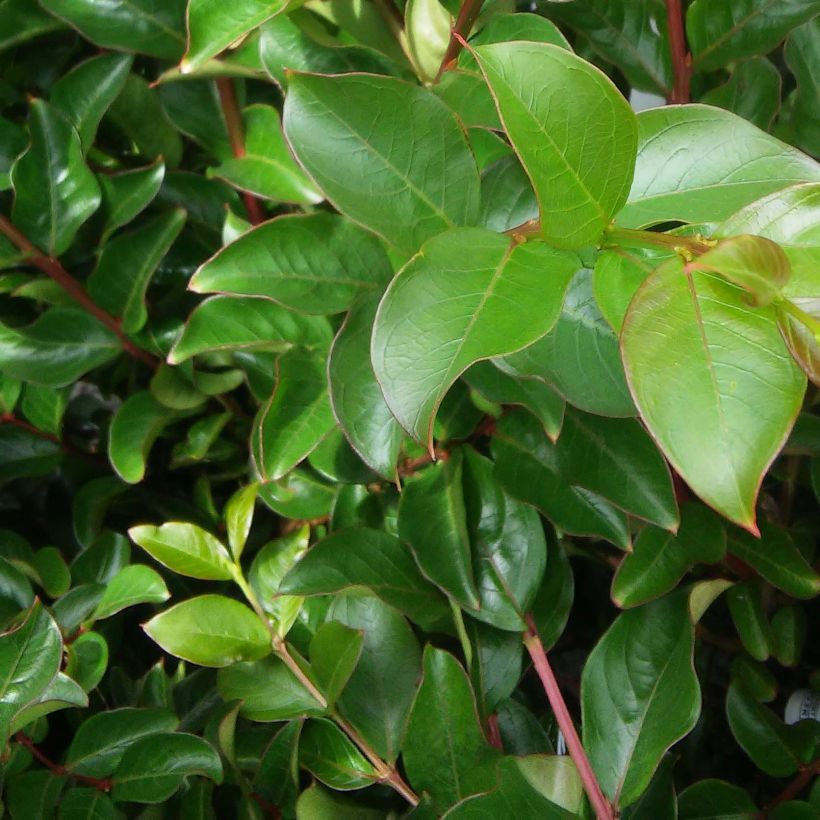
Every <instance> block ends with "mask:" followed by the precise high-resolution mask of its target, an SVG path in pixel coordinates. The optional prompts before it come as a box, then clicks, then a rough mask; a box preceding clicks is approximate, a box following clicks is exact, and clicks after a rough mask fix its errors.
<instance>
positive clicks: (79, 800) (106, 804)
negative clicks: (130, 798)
mask: <svg viewBox="0 0 820 820" xmlns="http://www.w3.org/2000/svg"><path fill="white" fill-rule="evenodd" d="M116 818H117V810H116V808H115V807H114V803H113V802H112V800H111V798H110V797H109V796H108V795H107V794H105V792H101V791H100V790H99V789H95V788H93V787H89V786H75V787H74V788H71V789H69V790H68V791H66V792H65V793H64V794H63V795H62V797H61V798H60V820H116Z"/></svg>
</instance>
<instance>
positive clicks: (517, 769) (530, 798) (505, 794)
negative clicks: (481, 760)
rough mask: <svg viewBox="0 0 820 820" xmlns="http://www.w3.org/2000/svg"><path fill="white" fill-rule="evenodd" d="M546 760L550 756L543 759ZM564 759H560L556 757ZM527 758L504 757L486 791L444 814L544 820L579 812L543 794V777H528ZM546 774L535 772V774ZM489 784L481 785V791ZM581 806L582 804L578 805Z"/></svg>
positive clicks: (478, 819) (452, 818) (563, 819)
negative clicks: (494, 778)
mask: <svg viewBox="0 0 820 820" xmlns="http://www.w3.org/2000/svg"><path fill="white" fill-rule="evenodd" d="M543 759H544V760H547V759H549V758H543ZM553 760H556V761H557V760H561V758H553ZM530 762H531V761H530V760H529V759H527V758H518V759H516V758H513V757H505V758H504V759H503V760H501V761H500V762H499V763H498V766H497V769H496V772H497V776H498V782H497V783H496V784H493V788H492V789H491V790H489V791H487V792H486V794H479V795H476V796H475V797H468V798H466V799H465V800H462V801H461V802H460V803H457V804H456V805H455V806H453V808H452V809H450V811H448V812H446V813H445V814H444V815H443V817H445V818H447V820H482V818H487V817H521V818H523V817H538V818H541V820H569V819H570V818H571V817H579V816H580V815H579V814H578V813H577V811H566V810H565V809H564V808H562V807H561V806H559V805H558V804H557V803H555V802H553V801H552V800H549V799H548V798H547V797H546V796H545V795H544V794H543V793H542V789H543V787H544V783H543V780H542V779H539V780H536V779H535V777H530V776H528V772H527V770H526V769H525V763H530ZM536 774H538V775H540V774H543V773H541V772H537V773H536V772H533V775H536ZM488 785H490V784H489V783H484V784H482V791H484V790H486V788H487V786H488ZM579 808H580V806H579Z"/></svg>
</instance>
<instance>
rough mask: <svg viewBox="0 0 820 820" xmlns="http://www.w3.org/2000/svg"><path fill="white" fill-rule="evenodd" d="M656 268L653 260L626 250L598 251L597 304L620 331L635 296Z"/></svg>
mask: <svg viewBox="0 0 820 820" xmlns="http://www.w3.org/2000/svg"><path fill="white" fill-rule="evenodd" d="M655 267H656V265H655V264H654V261H653V260H652V259H648V258H645V257H644V256H639V255H637V254H635V253H632V252H629V253H627V252H626V251H624V250H623V249H619V250H617V251H609V250H604V251H602V252H601V253H599V254H598V257H597V259H596V260H595V270H594V273H593V280H592V289H593V291H594V294H595V303H596V305H597V306H598V309H599V310H600V311H601V313H602V314H603V316H604V318H605V319H606V320H607V322H609V324H610V326H611V327H612V329H613V330H614V331H615V332H616V333H620V332H621V327H622V326H623V323H624V317H625V316H626V311H627V309H628V308H629V303H630V302H631V301H632V297H633V296H634V295H635V293H636V291H637V290H638V288H639V287H640V286H641V285H642V284H643V282H644V280H645V279H646V277H647V276H649V274H650V273H652V271H653V270H654V268H655Z"/></svg>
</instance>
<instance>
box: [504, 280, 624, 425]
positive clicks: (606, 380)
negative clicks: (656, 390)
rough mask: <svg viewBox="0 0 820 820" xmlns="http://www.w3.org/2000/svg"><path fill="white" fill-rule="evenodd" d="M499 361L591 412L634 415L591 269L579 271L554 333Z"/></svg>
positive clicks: (509, 370)
mask: <svg viewBox="0 0 820 820" xmlns="http://www.w3.org/2000/svg"><path fill="white" fill-rule="evenodd" d="M497 364H498V366H499V367H500V368H501V369H502V370H503V371H504V372H505V373H509V374H510V375H512V376H517V377H519V378H534V379H540V380H541V381H543V382H545V383H546V384H548V385H549V386H550V387H552V388H553V389H554V390H555V391H556V392H557V393H559V394H560V395H561V396H563V397H564V398H565V399H566V400H567V401H568V402H569V403H570V404H572V405H574V406H575V407H578V408H579V409H580V410H584V411H585V412H587V413H595V414H596V415H599V416H634V415H635V407H634V405H633V404H632V399H631V398H630V395H629V388H628V387H627V383H626V377H625V376H624V369H623V365H622V364H621V354H620V349H619V347H618V337H617V336H616V335H615V333H614V332H613V331H612V328H611V327H610V326H609V324H607V321H606V320H605V319H604V317H603V316H602V315H601V311H600V309H599V308H598V305H597V304H596V302H595V296H594V294H593V292H592V272H591V271H590V270H588V269H586V268H582V269H581V270H579V271H578V272H577V273H576V274H575V277H574V278H573V280H572V282H571V284H570V286H569V290H568V291H567V295H566V299H565V300H564V307H563V310H562V312H561V315H560V316H559V317H558V322H557V324H556V325H555V327H554V328H553V329H552V331H551V332H550V333H548V334H547V335H546V336H544V337H543V338H542V339H540V340H539V341H537V342H536V343H535V344H533V345H530V346H529V347H528V348H525V349H524V350H522V351H520V352H519V353H514V354H513V355H512V356H505V357H504V358H503V359H500V360H498V362H497Z"/></svg>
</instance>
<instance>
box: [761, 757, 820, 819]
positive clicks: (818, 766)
mask: <svg viewBox="0 0 820 820" xmlns="http://www.w3.org/2000/svg"><path fill="white" fill-rule="evenodd" d="M816 774H820V760H815V761H814V763H812V764H811V765H809V766H806V767H805V768H803V769H801V770H800V772H798V774H797V775H796V777H795V778H794V780H792V782H791V783H789V785H788V786H786V788H785V789H783V791H782V792H780V794H778V795H777V797H775V798H774V800H772V801H771V803H768V804H767V805H766V806H765V807H764V808H763V811H761V812H760V814H759V815H758V817H760V818H766V817H768V816H769V814H770V812H771V811H772V810H773V809H775V808H777V807H778V806H779V805H780V804H781V803H788V802H789V800H794V798H795V797H797V796H798V795H799V794H800V792H802V791H803V789H805V788H806V786H808V785H809V783H810V782H811V780H812V778H813V777H814V776H815V775H816Z"/></svg>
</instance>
